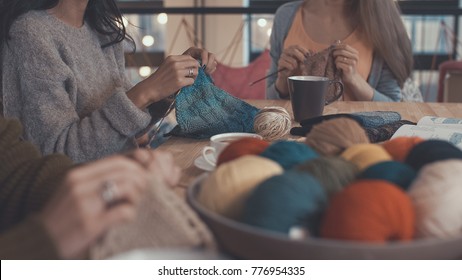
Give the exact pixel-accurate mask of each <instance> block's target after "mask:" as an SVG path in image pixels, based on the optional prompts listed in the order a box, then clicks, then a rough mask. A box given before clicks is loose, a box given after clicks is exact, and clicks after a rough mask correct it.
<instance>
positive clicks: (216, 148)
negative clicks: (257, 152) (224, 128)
mask: <svg viewBox="0 0 462 280" xmlns="http://www.w3.org/2000/svg"><path fill="white" fill-rule="evenodd" d="M248 137H252V138H258V139H263V137H261V136H260V135H258V134H254V133H244V132H231V133H222V134H217V135H213V136H212V137H210V145H209V146H206V147H204V148H203V149H202V158H204V160H205V161H206V162H207V163H208V164H210V165H212V166H215V165H216V164H217V159H218V156H219V155H220V153H221V152H222V151H223V150H224V149H225V148H226V146H228V145H229V143H231V142H233V141H236V140H238V139H241V138H248Z"/></svg>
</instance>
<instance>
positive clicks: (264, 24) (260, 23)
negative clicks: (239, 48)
mask: <svg viewBox="0 0 462 280" xmlns="http://www.w3.org/2000/svg"><path fill="white" fill-rule="evenodd" d="M257 24H258V26H260V27H265V26H266V25H267V24H268V21H267V20H266V19H264V18H261V19H259V20H258V21H257Z"/></svg>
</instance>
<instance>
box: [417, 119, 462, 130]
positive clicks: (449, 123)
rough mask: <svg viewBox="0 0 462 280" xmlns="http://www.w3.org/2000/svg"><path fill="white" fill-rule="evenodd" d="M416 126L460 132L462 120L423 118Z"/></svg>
mask: <svg viewBox="0 0 462 280" xmlns="http://www.w3.org/2000/svg"><path fill="white" fill-rule="evenodd" d="M417 125H418V126H437V127H445V128H450V129H457V130H460V131H462V119H455V118H441V117H431V116H425V117H423V118H421V119H420V120H419V122H418V123H417Z"/></svg>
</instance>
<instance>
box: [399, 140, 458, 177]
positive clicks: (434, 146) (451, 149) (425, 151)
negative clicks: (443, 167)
mask: <svg viewBox="0 0 462 280" xmlns="http://www.w3.org/2000/svg"><path fill="white" fill-rule="evenodd" d="M446 159H462V151H461V150H460V149H459V148H457V147H456V146H454V145H453V144H451V143H449V142H447V141H443V140H427V141H423V142H421V143H419V144H417V145H415V146H414V148H412V150H411V151H410V152H409V154H408V156H407V157H406V160H405V163H407V164H409V165H410V166H412V167H413V168H414V169H415V170H420V169H421V168H422V167H423V166H424V165H426V164H429V163H432V162H436V161H440V160H446Z"/></svg>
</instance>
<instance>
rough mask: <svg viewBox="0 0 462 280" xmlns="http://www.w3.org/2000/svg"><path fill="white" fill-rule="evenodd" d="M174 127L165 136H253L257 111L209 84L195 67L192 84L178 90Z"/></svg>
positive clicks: (204, 137) (203, 74) (207, 78)
mask: <svg viewBox="0 0 462 280" xmlns="http://www.w3.org/2000/svg"><path fill="white" fill-rule="evenodd" d="M175 110H176V119H177V122H178V126H176V127H175V128H174V129H173V130H172V131H171V132H170V133H169V135H175V136H181V137H189V138H196V139H206V138H209V137H210V136H213V135H215V134H220V133H227V132H248V133H253V132H254V129H253V123H254V118H255V115H256V114H257V113H258V112H259V109H258V108H256V107H254V106H252V105H250V104H248V103H246V102H244V101H242V100H240V99H239V98H236V97H234V96H231V95H230V94H228V93H227V92H225V91H224V90H222V89H220V88H218V87H216V86H215V85H213V82H212V79H211V78H210V76H208V75H207V74H206V73H205V72H204V70H203V69H202V68H201V67H199V73H198V76H197V78H196V80H195V82H194V84H193V85H191V86H188V87H185V88H183V89H181V91H180V93H179V94H178V95H177V97H176V101H175Z"/></svg>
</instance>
